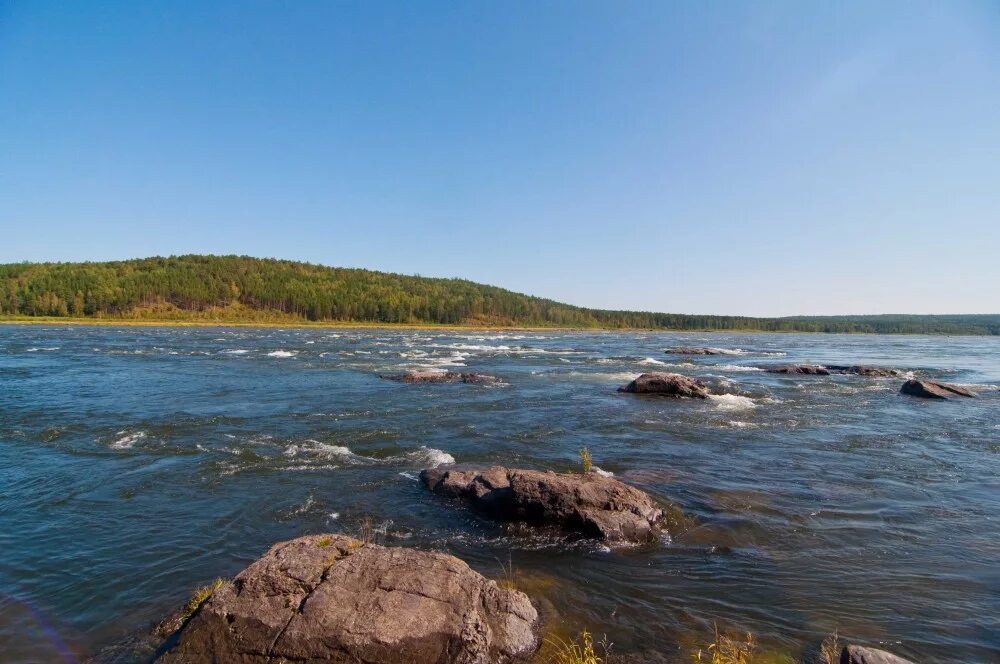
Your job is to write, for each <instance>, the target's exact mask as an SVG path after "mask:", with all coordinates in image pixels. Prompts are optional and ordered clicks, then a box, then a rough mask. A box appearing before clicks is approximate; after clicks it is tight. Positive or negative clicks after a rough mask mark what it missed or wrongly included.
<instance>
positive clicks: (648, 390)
mask: <svg viewBox="0 0 1000 664" xmlns="http://www.w3.org/2000/svg"><path fill="white" fill-rule="evenodd" d="M618 391H619V392H631V393H633V394H663V395H666V396H670V397H688V398H692V399H705V398H706V397H708V395H709V391H708V385H706V384H705V383H703V382H701V381H700V380H698V379H697V378H691V377H689V376H683V375H681V374H675V373H666V372H663V371H653V372H650V373H644V374H642V375H641V376H639V377H638V378H636V379H635V380H633V381H632V382H631V383H629V384H628V385H622V386H621V387H619V388H618Z"/></svg>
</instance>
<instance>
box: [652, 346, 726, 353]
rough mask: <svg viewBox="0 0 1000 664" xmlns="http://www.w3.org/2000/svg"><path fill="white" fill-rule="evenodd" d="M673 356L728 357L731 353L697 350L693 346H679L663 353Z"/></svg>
mask: <svg viewBox="0 0 1000 664" xmlns="http://www.w3.org/2000/svg"><path fill="white" fill-rule="evenodd" d="M663 352H665V353H669V354H671V355H727V354H730V353H729V352H727V351H725V350H723V349H722V348H696V347H692V346H677V347H676V348H668V349H667V350H665V351H663Z"/></svg>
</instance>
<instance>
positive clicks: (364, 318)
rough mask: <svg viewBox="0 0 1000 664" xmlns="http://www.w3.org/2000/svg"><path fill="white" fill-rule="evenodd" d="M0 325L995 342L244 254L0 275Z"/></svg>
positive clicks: (879, 319) (980, 330)
mask: <svg viewBox="0 0 1000 664" xmlns="http://www.w3.org/2000/svg"><path fill="white" fill-rule="evenodd" d="M0 315H6V316H56V317H63V316H75V317H84V316H86V317H101V318H148V319H210V320H222V321H231V322H237V321H256V322H260V321H267V320H274V321H283V320H301V321H343V322H348V321H356V322H371V323H433V324H441V325H452V324H469V325H492V326H504V325H525V326H561V327H583V328H586V327H595V328H596V327H601V328H651V329H671V330H686V329H715V330H764V331H807V332H886V333H894V332H910V333H945V334H1000V316H859V317H822V318H815V317H798V318H747V317H742V316H688V315H682V314H664V313H652V312H637V311H604V310H596V309H585V308H582V307H574V306H571V305H567V304H561V303H559V302H555V301H552V300H546V299H543V298H537V297H531V296H528V295H522V294H520V293H514V292H511V291H507V290H503V289H501V288H496V287H493V286H485V285H482V284H476V283H473V282H471V281H466V280H464V279H431V278H425V277H411V276H405V275H399V274H389V273H385V272H373V271H370V270H356V269H343V268H331V267H323V266H319V265H311V264H308V263H297V262H293V261H283V260H272V259H259V258H250V257H246V256H171V257H168V258H162V257H155V258H143V259H137V260H128V261H115V262H108V263H12V264H7V265H0Z"/></svg>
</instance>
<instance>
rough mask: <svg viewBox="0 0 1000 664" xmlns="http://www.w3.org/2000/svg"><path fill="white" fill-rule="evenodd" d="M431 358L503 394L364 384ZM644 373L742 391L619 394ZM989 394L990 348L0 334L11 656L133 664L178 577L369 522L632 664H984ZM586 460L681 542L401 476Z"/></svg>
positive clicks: (991, 511) (4, 575)
mask: <svg viewBox="0 0 1000 664" xmlns="http://www.w3.org/2000/svg"><path fill="white" fill-rule="evenodd" d="M675 345H699V346H714V347H721V348H727V349H749V350H750V351H753V352H750V353H746V352H738V353H734V354H731V355H720V356H707V357H688V356H675V355H668V354H665V353H664V349H666V348H668V347H670V346H675ZM789 362H818V363H831V364H834V363H836V364H847V363H850V364H856V363H864V364H874V365H879V366H888V367H895V368H900V369H904V370H907V371H913V372H916V373H917V374H921V375H927V376H931V377H935V378H939V379H942V380H946V381H949V382H954V383H961V384H967V385H971V386H973V389H974V390H976V391H978V392H979V393H980V397H979V398H978V399H974V400H973V399H967V400H960V401H958V400H956V401H948V402H936V401H925V400H920V399H915V398H912V397H906V396H902V395H899V394H898V389H899V386H900V384H901V382H902V379H899V378H893V379H872V378H863V377H858V376H784V375H775V374H769V373H765V372H763V371H760V370H759V368H758V367H759V366H760V365H767V364H773V363H789ZM417 367H437V368H445V369H455V370H474V371H482V372H487V373H492V374H496V375H498V376H500V377H502V378H503V379H504V381H505V384H503V385H501V386H479V385H463V384H458V385H405V384H400V383H396V382H391V381H386V380H382V379H380V378H379V374H380V373H391V372H398V371H401V370H404V369H406V368H417ZM649 370H666V371H675V372H679V373H684V374H689V375H692V376H699V377H705V378H707V379H708V380H710V381H712V382H713V384H714V385H715V387H716V388H717V389H719V390H721V391H725V392H727V393H728V394H727V396H723V397H719V398H712V399H709V400H707V401H687V400H669V399H662V398H649V397H642V396H637V395H630V394H619V393H617V392H616V391H615V389H616V388H617V387H618V386H619V385H621V384H623V383H625V382H627V381H628V380H630V379H631V378H633V377H635V376H637V375H638V374H639V373H641V372H644V371H649ZM998 384H1000V338H996V337H993V338H974V337H951V338H949V337H923V336H837V335H830V336H825V335H794V334H783V335H750V334H737V335H730V334H706V333H697V334H680V333H671V334H668V333H612V332H595V333H582V332H581V333H577V332H572V333H570V332H538V333H534V332H517V333H513V332H507V333H487V332H481V333H480V332H468V331H427V330H405V331H389V330H381V329H378V330H362V329H318V328H310V329H252V328H224V327H220V328H194V327H191V328H135V327H131V328H109V327H68V326H51V327H48V326H44V327H43V326H37V325H30V326H16V325H6V326H0V660H2V661H3V662H28V661H39V662H59V661H67V662H69V661H78V660H83V659H86V658H88V657H96V658H97V661H101V662H128V661H142V658H143V656H144V653H145V654H148V651H145V650H143V649H142V643H141V637H142V635H143V634H145V633H146V632H147V631H148V629H149V627H150V626H151V625H152V624H153V623H154V622H155V621H156V620H158V619H159V618H162V617H163V616H165V615H166V614H167V613H168V612H169V611H171V610H172V609H174V608H176V607H177V606H179V605H181V604H182V603H184V602H185V601H186V599H187V598H188V597H189V596H190V593H191V591H192V589H193V588H195V587H197V586H199V585H203V584H205V583H206V582H209V581H211V580H212V579H213V578H215V577H218V576H231V575H233V574H235V573H236V572H238V571H239V570H240V569H242V568H243V567H244V566H246V564H248V563H249V562H250V561H252V560H253V559H255V558H256V557H257V556H259V555H260V554H261V553H263V552H264V551H265V550H266V549H267V548H268V546H269V545H271V544H272V543H273V542H276V541H279V540H282V539H288V538H292V537H295V536H298V535H302V534H306V533H317V532H348V533H355V532H357V531H358V529H359V528H360V527H361V524H362V523H363V522H364V521H365V520H366V519H370V520H372V521H373V522H374V523H375V524H376V525H377V527H378V528H377V529H378V532H379V535H380V541H381V542H382V543H384V544H387V545H406V546H414V547H419V548H427V549H436V550H443V551H448V552H450V553H453V554H455V555H457V556H459V557H461V558H463V559H464V560H466V561H468V562H469V564H471V565H472V566H473V567H474V568H476V569H478V570H479V571H480V572H482V573H484V574H486V575H488V576H492V577H495V578H498V577H500V576H501V575H502V574H503V573H502V571H501V563H503V565H507V564H510V565H511V566H513V567H514V569H516V570H517V574H518V576H519V577H520V578H521V583H522V585H523V586H524V587H525V588H526V589H527V590H528V591H529V593H530V594H531V595H532V597H533V598H534V599H535V600H536V603H537V604H539V605H540V606H541V607H542V610H543V613H544V614H545V615H546V619H547V621H548V629H552V630H554V631H556V632H557V633H562V634H569V633H576V632H578V631H579V630H580V629H581V628H583V627H587V628H589V629H590V630H591V631H592V632H595V633H597V634H599V635H600V634H606V635H607V638H608V640H610V641H613V642H614V644H615V645H614V650H615V651H618V652H620V653H635V654H637V655H639V656H640V658H642V660H643V661H650V662H675V661H690V654H689V653H690V649H691V648H692V647H694V646H695V645H696V644H698V643H702V642H704V640H705V639H706V638H707V637H708V636H710V633H711V631H712V629H713V624H718V625H719V627H720V629H724V630H740V631H743V632H745V631H750V632H753V633H754V634H755V635H756V637H757V639H758V641H759V643H760V645H759V649H760V651H762V652H764V651H767V652H770V653H771V654H772V655H775V657H774V658H773V659H772V660H771V661H788V659H787V658H788V657H798V656H799V655H800V654H801V652H802V649H803V647H804V646H805V645H807V644H811V643H814V642H817V641H818V640H820V639H822V638H823V637H824V636H825V635H826V634H828V633H830V632H832V631H834V630H836V631H838V632H839V634H840V635H841V637H842V638H843V639H846V640H850V641H854V642H859V643H865V644H869V645H874V646H879V645H880V644H881V647H884V648H886V649H889V650H892V651H894V652H896V653H898V654H901V655H909V656H911V657H914V658H916V659H918V660H919V661H924V662H933V661H941V662H945V661H966V662H989V661H992V662H997V661H1000V392H998ZM582 446H586V447H588V448H589V449H590V450H591V452H592V453H593V456H594V462H595V463H596V464H597V465H599V466H600V467H601V468H603V469H605V470H608V471H611V472H613V473H615V475H616V476H617V477H619V478H621V479H623V480H625V481H628V482H631V483H633V484H635V485H637V486H639V487H641V488H643V489H645V490H646V491H648V492H650V493H651V494H653V495H654V496H655V497H656V498H657V499H658V500H660V501H661V502H662V503H664V504H665V505H673V506H675V507H676V509H677V510H678V511H679V513H680V514H682V515H683V516H682V518H680V519H678V521H679V523H678V524H677V525H676V526H675V527H674V528H673V532H672V533H671V536H670V537H669V538H665V539H664V541H663V542H662V543H660V544H659V545H656V546H646V547H638V548H633V549H616V550H614V551H609V550H607V549H605V548H604V547H602V546H600V545H599V544H598V543H594V542H583V543H579V542H578V543H574V544H567V543H565V542H563V541H560V540H559V539H553V538H552V537H551V536H539V535H532V534H529V533H524V532H522V531H519V530H518V529H514V528H509V527H504V526H501V525H497V524H494V523H491V522H489V521H486V520H482V519H480V518H477V517H476V516H474V515H473V514H470V513H469V512H467V511H466V510H464V509H462V508H460V507H457V506H455V505H451V504H447V503H445V502H443V501H442V500H440V499H439V498H437V497H436V496H433V495H431V494H430V493H429V492H427V491H426V490H425V489H424V488H422V486H421V485H420V483H419V482H418V481H417V479H416V478H417V475H418V473H419V471H420V470H421V469H422V468H425V467H427V466H430V465H436V464H440V463H448V462H452V461H457V462H460V463H475V464H491V463H500V464H505V465H513V466H519V467H530V468H544V469H555V470H564V471H565V470H573V469H577V468H578V467H579V457H578V450H579V449H580V448H581V447H582ZM137 644H138V645H137ZM782 657H785V659H784V660H783V659H782Z"/></svg>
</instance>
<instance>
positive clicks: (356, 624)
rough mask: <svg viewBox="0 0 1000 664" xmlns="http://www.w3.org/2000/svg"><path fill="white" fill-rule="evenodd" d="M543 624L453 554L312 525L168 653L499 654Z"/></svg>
mask: <svg viewBox="0 0 1000 664" xmlns="http://www.w3.org/2000/svg"><path fill="white" fill-rule="evenodd" d="M537 624H538V613H537V612H536V611H535V608H534V607H533V606H532V605H531V602H530V601H529V600H528V598H527V596H526V595H524V594H523V593H521V592H518V591H516V590H506V589H502V588H499V587H498V586H497V584H496V583H495V582H494V581H490V580H488V579H486V578H484V577H482V576H481V575H480V574H478V573H477V572H475V571H473V570H472V569H470V568H469V566H468V565H466V564H465V563H464V562H462V561H461V560H459V559H458V558H455V557H454V556H450V555H447V554H444V553H430V552H425V551H417V550H415V549H407V548H397V547H382V546H377V545H374V544H363V543H362V542H360V541H358V540H356V539H354V538H351V537H346V536H343V535H310V536H307V537H300V538H298V539H294V540H291V541H288V542H282V543H279V544H276V545H274V546H273V547H271V549H270V550H269V551H268V552H267V553H266V554H264V556H263V557H262V558H260V559H259V560H258V561H256V562H255V563H253V564H251V565H250V566H249V567H247V568H246V569H245V570H243V571H242V572H240V573H239V574H238V575H237V576H236V578H234V579H233V580H232V581H228V582H226V583H225V584H223V585H222V586H221V587H220V588H219V589H218V590H216V591H215V592H214V593H213V594H212V596H211V597H210V598H209V599H208V600H206V601H205V603H204V604H202V605H201V607H200V608H199V609H198V610H197V611H196V612H195V614H194V615H193V616H192V617H191V619H190V620H189V621H188V622H187V623H186V624H185V625H184V626H183V627H182V628H181V629H180V630H179V632H178V633H177V634H176V635H175V639H174V640H175V645H173V647H172V648H171V649H170V650H168V651H167V652H166V653H164V654H163V655H161V657H160V659H159V660H158V661H161V662H184V663H191V664H199V663H201V662H205V663H206V664H207V663H210V662H247V663H249V662H253V663H255V664H256V663H264V662H275V663H277V662H283V661H294V662H320V661H322V662H344V663H347V662H351V663H356V662H365V664H396V663H398V662H413V663H415V664H421V663H426V664H432V663H433V664H445V663H455V664H492V663H493V662H508V661H511V660H513V659H516V658H520V657H523V656H525V655H528V654H530V653H532V652H533V651H534V650H535V648H536V647H537V645H538V637H537V634H536V628H537Z"/></svg>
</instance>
